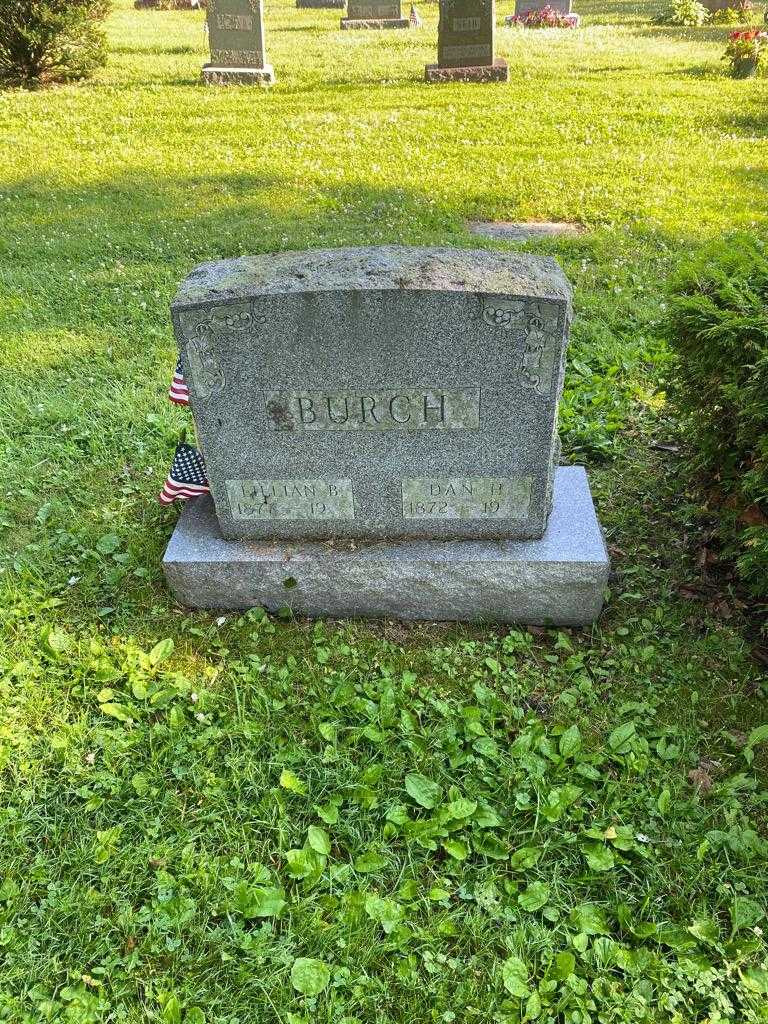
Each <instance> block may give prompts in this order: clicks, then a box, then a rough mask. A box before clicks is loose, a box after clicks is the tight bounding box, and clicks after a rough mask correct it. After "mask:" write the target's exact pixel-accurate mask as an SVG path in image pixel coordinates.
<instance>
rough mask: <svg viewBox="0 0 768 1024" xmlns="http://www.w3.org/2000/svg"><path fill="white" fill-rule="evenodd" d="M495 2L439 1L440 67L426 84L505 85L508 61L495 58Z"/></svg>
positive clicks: (428, 76)
mask: <svg viewBox="0 0 768 1024" xmlns="http://www.w3.org/2000/svg"><path fill="white" fill-rule="evenodd" d="M495 19H496V12H495V4H494V0H440V23H439V25H438V33H437V64H428V65H427V67H426V72H425V77H426V80H427V82H470V81H471V82H506V81H507V79H508V78H509V71H508V68H507V62H506V61H505V60H502V59H501V58H494V52H493V39H494V31H495Z"/></svg>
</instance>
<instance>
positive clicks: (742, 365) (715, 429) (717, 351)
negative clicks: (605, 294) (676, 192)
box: [667, 234, 768, 595]
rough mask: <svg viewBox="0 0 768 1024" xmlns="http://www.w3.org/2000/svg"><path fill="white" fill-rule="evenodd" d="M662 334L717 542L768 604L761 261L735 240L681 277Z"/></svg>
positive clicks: (767, 306) (767, 346)
mask: <svg viewBox="0 0 768 1024" xmlns="http://www.w3.org/2000/svg"><path fill="white" fill-rule="evenodd" d="M667 333H668V337H669V340H670V341H671V343H672V345H673V347H674V349H675V351H676V352H677V355H678V360H677V367H676V370H675V375H674V380H673V382H672V383H673V386H672V389H671V392H672V396H673V400H674V401H675V402H676V404H677V406H678V408H679V409H680V411H681V413H682V415H683V417H684V420H685V423H686V425H687V427H688V430H689V440H690V445H691V447H692V449H693V454H692V463H693V467H694V469H695V470H697V471H698V472H701V473H702V474H706V477H707V478H708V480H709V481H711V482H712V483H714V484H715V485H716V489H717V491H718V493H719V496H720V502H719V509H720V514H721V519H722V524H721V535H722V537H723V539H724V540H725V542H726V544H727V545H728V546H729V547H730V549H731V550H732V552H733V553H734V554H735V555H736V556H737V563H738V566H739V569H740V571H741V573H742V575H743V577H744V579H745V581H746V582H747V583H748V584H749V585H750V586H751V588H752V589H753V590H754V592H755V593H757V594H759V595H768V253H767V252H766V245H765V244H764V243H763V242H762V241H760V240H758V239H757V238H755V237H754V236H752V235H748V234H738V235H733V236H731V237H729V238H727V239H726V240H724V241H720V242H718V243H716V244H714V245H712V246H710V247H708V248H707V249H706V250H704V251H703V252H701V253H700V254H699V255H698V256H697V257H696V258H695V259H694V260H692V261H690V262H689V263H687V264H686V265H685V266H683V267H681V268H680V270H679V272H678V273H677V275H676V277H675V278H674V279H673V280H672V282H671V286H670V300H669V304H668V317H667Z"/></svg>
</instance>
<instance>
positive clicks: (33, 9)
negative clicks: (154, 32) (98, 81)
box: [0, 0, 110, 87]
mask: <svg viewBox="0 0 768 1024" xmlns="http://www.w3.org/2000/svg"><path fill="white" fill-rule="evenodd" d="M109 8H110V0H0V84H2V85H24V86H27V87H30V86H36V85H48V84H50V83H53V82H67V81H72V80H75V79H79V78H86V77H87V76H88V75H89V74H91V73H92V72H93V71H94V70H95V69H96V68H98V67H101V66H102V65H103V64H104V63H105V62H106V55H107V51H106V41H105V38H104V33H103V31H102V28H101V22H102V21H103V19H104V18H105V17H106V15H107V14H108V12H109Z"/></svg>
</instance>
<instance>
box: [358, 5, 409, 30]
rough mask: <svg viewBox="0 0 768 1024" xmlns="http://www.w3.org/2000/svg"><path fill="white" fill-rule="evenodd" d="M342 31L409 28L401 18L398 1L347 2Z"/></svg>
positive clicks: (407, 21) (405, 19) (405, 20)
mask: <svg viewBox="0 0 768 1024" xmlns="http://www.w3.org/2000/svg"><path fill="white" fill-rule="evenodd" d="M341 27H342V28H343V29H352V28H409V27H410V21H409V20H408V18H404V17H403V16H402V10H401V8H400V0H384V2H376V0H374V2H371V0H349V3H348V5H347V16H346V18H342V19H341Z"/></svg>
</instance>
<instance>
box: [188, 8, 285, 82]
mask: <svg viewBox="0 0 768 1024" xmlns="http://www.w3.org/2000/svg"><path fill="white" fill-rule="evenodd" d="M207 21H208V36H209V40H210V46H211V61H210V64H206V65H205V66H204V67H203V80H204V81H205V82H206V83H207V84H209V85H228V84H246V85H253V84H259V85H270V84H271V83H272V82H274V80H275V75H274V71H273V69H272V65H271V64H267V63H266V55H265V51H264V11H263V6H262V0H208V12H207Z"/></svg>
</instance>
